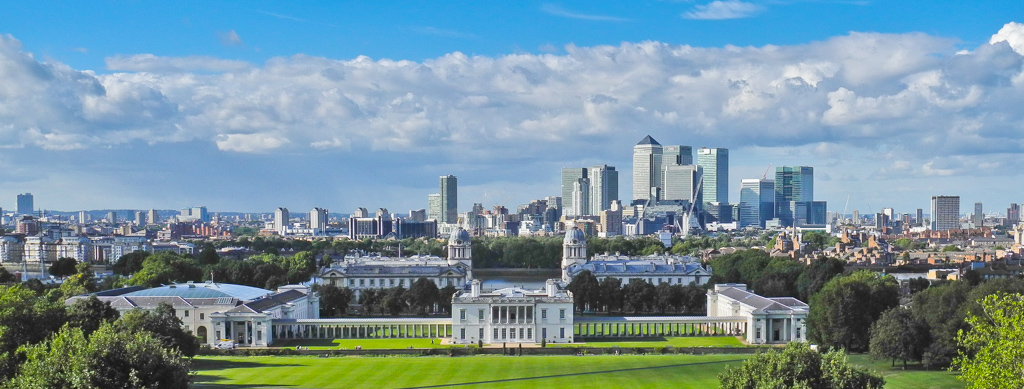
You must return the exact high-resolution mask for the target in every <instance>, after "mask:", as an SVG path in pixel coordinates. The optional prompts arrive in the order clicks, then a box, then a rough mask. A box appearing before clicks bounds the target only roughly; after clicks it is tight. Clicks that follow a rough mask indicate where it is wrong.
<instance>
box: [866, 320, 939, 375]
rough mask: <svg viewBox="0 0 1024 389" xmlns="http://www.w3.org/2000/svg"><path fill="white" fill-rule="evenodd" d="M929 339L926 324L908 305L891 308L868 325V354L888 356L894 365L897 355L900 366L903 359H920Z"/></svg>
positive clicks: (880, 356)
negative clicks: (869, 338) (869, 336)
mask: <svg viewBox="0 0 1024 389" xmlns="http://www.w3.org/2000/svg"><path fill="white" fill-rule="evenodd" d="M929 343H931V335H930V334H929V333H928V324H926V323H925V322H924V321H923V320H921V319H918V318H916V317H914V314H913V313H911V312H910V310H909V309H903V308H900V307H895V308H892V309H890V310H888V311H885V313H883V314H882V316H881V317H879V318H878V320H877V321H875V324H872V325H871V340H870V344H869V347H870V350H871V357H872V358H874V359H886V358H888V359H892V361H893V365H894V366H895V365H896V360H897V359H898V360H900V361H903V368H904V369H906V368H907V361H920V360H921V357H922V356H923V355H924V352H925V350H926V349H927V348H928V344H929Z"/></svg>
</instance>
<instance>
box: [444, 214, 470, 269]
mask: <svg viewBox="0 0 1024 389" xmlns="http://www.w3.org/2000/svg"><path fill="white" fill-rule="evenodd" d="M458 264H462V265H465V267H466V271H467V272H468V274H469V278H470V279H472V278H473V273H472V271H473V240H472V238H470V236H469V232H467V231H466V230H464V229H462V227H459V229H458V230H456V231H455V232H453V233H452V236H451V237H450V238H448V266H455V265H458Z"/></svg>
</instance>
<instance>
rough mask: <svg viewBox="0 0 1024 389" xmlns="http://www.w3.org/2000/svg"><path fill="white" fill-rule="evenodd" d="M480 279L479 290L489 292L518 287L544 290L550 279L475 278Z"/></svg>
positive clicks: (517, 277)
mask: <svg viewBox="0 0 1024 389" xmlns="http://www.w3.org/2000/svg"><path fill="white" fill-rule="evenodd" d="M476 278H479V279H480V282H481V285H480V289H482V290H484V291H491V290H496V289H501V288H508V287H513V286H514V287H518V288H523V289H526V290H538V289H544V286H545V283H546V282H547V280H548V279H549V278H550V277H544V276H497V277H476Z"/></svg>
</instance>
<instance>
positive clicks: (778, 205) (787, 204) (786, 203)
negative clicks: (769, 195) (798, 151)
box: [775, 166, 814, 226]
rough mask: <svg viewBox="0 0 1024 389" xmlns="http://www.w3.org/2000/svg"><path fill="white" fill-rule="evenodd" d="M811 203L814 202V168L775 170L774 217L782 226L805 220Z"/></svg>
mask: <svg viewBox="0 0 1024 389" xmlns="http://www.w3.org/2000/svg"><path fill="white" fill-rule="evenodd" d="M811 201H814V168H812V167H810V166H792V167H791V166H779V167H777V168H775V217H777V218H779V221H780V222H781V223H782V225H783V226H794V225H795V224H794V223H795V222H796V221H797V220H798V219H806V216H807V210H808V208H810V207H811V204H810V202H811ZM795 203H804V204H795Z"/></svg>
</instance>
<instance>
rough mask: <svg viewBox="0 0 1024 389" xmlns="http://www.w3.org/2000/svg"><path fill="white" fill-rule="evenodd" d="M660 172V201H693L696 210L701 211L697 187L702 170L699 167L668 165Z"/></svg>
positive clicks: (701, 203)
mask: <svg viewBox="0 0 1024 389" xmlns="http://www.w3.org/2000/svg"><path fill="white" fill-rule="evenodd" d="M661 170H662V178H661V181H662V183H663V185H664V190H663V191H662V195H661V198H662V199H664V200H686V201H695V202H696V204H695V206H696V207H697V209H701V206H702V205H703V196H702V193H701V191H700V188H699V187H698V185H699V184H700V177H701V174H702V173H703V169H702V168H701V167H700V166H697V165H670V166H663V167H662V169H661ZM695 191H696V193H694V192H695ZM694 199H696V200H694Z"/></svg>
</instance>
